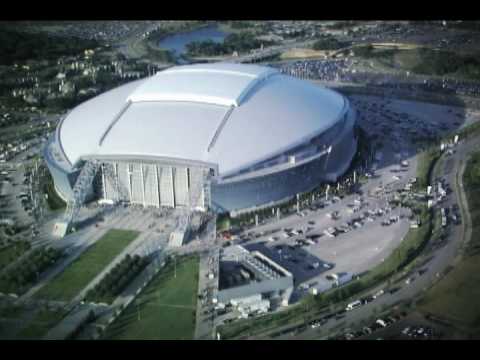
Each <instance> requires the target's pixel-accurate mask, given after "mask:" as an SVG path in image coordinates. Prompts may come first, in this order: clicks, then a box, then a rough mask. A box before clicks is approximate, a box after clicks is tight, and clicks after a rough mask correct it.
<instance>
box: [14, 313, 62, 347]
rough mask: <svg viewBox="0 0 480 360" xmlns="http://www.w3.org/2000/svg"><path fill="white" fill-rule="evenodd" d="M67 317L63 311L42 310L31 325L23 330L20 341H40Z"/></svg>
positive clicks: (19, 337)
mask: <svg viewBox="0 0 480 360" xmlns="http://www.w3.org/2000/svg"><path fill="white" fill-rule="evenodd" d="M64 316H65V312H63V311H51V310H40V311H39V312H38V313H37V314H36V315H35V317H34V318H33V319H32V320H31V321H30V323H29V324H28V325H27V326H26V327H25V328H24V329H22V330H21V331H20V332H19V333H18V335H17V337H18V339H31V340H39V339H41V338H42V337H43V336H45V335H46V334H47V332H48V331H49V330H50V329H51V328H53V327H54V326H55V325H56V324H57V323H59V322H60V320H61V319H62V318H63V317H64Z"/></svg>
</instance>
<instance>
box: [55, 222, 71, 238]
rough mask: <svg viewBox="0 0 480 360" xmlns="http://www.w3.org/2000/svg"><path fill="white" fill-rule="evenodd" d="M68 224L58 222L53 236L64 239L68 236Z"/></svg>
mask: <svg viewBox="0 0 480 360" xmlns="http://www.w3.org/2000/svg"><path fill="white" fill-rule="evenodd" d="M67 230H68V223H67V222H57V223H55V225H53V236H55V237H59V238H63V237H64V236H65V235H67Z"/></svg>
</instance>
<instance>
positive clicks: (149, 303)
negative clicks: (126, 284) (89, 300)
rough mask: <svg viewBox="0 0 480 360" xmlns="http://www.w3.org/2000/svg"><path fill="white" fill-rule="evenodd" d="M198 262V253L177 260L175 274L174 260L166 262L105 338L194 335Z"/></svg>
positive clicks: (148, 338)
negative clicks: (195, 255)
mask: <svg viewBox="0 0 480 360" xmlns="http://www.w3.org/2000/svg"><path fill="white" fill-rule="evenodd" d="M198 266H199V260H198V258H197V257H190V258H186V259H184V260H183V261H182V260H177V265H176V277H175V269H174V264H173V263H172V262H171V263H169V264H167V265H166V267H165V268H164V269H163V270H161V271H160V273H159V274H158V275H157V277H156V278H155V279H153V281H152V282H151V283H150V284H149V285H148V286H147V287H146V288H145V289H144V290H143V291H142V293H141V294H140V295H139V296H138V298H137V299H136V300H134V302H132V304H131V305H130V306H129V307H128V308H127V309H126V310H125V311H124V312H123V314H122V315H121V316H120V317H119V318H118V319H117V320H116V321H115V322H114V323H113V324H112V325H111V326H110V327H109V328H108V329H107V332H106V333H105V336H104V338H105V339H115V340H117V339H118V340H126V339H131V340H136V339H143V340H181V339H193V337H194V331H195V312H196V295H197V291H198Z"/></svg>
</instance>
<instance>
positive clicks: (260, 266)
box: [217, 245, 294, 311]
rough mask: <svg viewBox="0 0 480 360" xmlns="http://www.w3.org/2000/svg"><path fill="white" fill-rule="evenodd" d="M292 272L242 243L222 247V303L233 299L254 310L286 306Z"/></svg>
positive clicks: (237, 303) (291, 285)
mask: <svg viewBox="0 0 480 360" xmlns="http://www.w3.org/2000/svg"><path fill="white" fill-rule="evenodd" d="M293 284H294V279H293V275H292V273H290V272H289V271H288V270H286V269H285V268H284V267H282V266H280V265H279V264H278V263H277V262H274V261H273V260H272V259H271V258H269V257H267V256H265V255H264V254H262V253H261V252H259V251H249V250H247V249H245V248H244V247H242V246H241V245H234V246H229V247H226V248H224V249H223V254H222V256H221V259H220V274H219V291H218V294H217V300H218V302H219V303H221V304H228V303H232V304H233V305H237V306H238V305H243V307H244V308H246V307H247V306H246V305H247V304H246V303H249V304H248V308H251V307H252V305H253V306H254V307H255V311H256V310H259V309H258V308H257V307H260V308H262V309H263V310H265V311H267V310H271V309H276V308H278V307H279V306H287V305H288V302H289V299H290V296H291V295H292V292H293Z"/></svg>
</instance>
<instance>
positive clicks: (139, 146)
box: [59, 63, 345, 175]
mask: <svg viewBox="0 0 480 360" xmlns="http://www.w3.org/2000/svg"><path fill="white" fill-rule="evenodd" d="M344 107H345V100H344V98H343V97H342V96H341V95H339V94H337V93H335V92H333V91H330V90H328V89H325V88H324V87H321V86H318V85H314V84H311V83H309V82H306V81H301V80H298V79H294V78H292V77H289V76H285V75H281V74H280V73H278V72H277V71H276V70H274V69H272V68H268V67H261V66H256V65H240V64H227V63H216V64H199V65H186V66H177V67H173V68H171V69H168V70H165V71H162V72H159V73H157V74H156V75H155V76H152V77H150V78H147V79H142V80H138V81H135V82H132V83H129V84H126V85H123V86H120V87H118V88H116V89H113V90H111V91H108V92H106V93H104V94H102V95H100V96H97V97H95V98H93V99H91V100H89V101H87V102H85V103H83V104H81V105H79V106H78V107H76V108H75V109H73V110H72V111H71V112H70V113H69V115H68V116H67V117H66V119H65V120H64V121H63V123H62V125H61V127H60V129H59V132H60V141H61V144H62V146H63V149H64V151H65V154H66V156H67V157H68V159H69V160H70V162H71V163H73V164H74V163H76V162H77V161H78V160H79V159H80V158H81V157H82V156H87V155H88V156H92V155H93V156H112V155H113V156H158V157H168V158H176V159H182V160H193V161H202V162H207V163H215V164H217V165H218V170H219V172H220V175H228V174H230V173H234V172H236V171H238V170H240V169H242V168H245V167H247V166H250V165H253V164H255V163H257V162H258V161H261V160H264V159H267V158H269V157H271V156H274V155H276V154H279V153H281V152H283V151H285V150H288V149H290V148H292V147H294V146H296V145H298V144H300V143H302V142H304V141H307V140H308V139H310V138H311V137H313V136H315V135H317V134H319V133H321V132H323V131H324V130H326V129H327V128H329V127H330V126H332V125H333V124H334V123H335V122H336V121H337V120H338V119H339V118H340V116H341V115H342V114H343V111H344Z"/></svg>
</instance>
